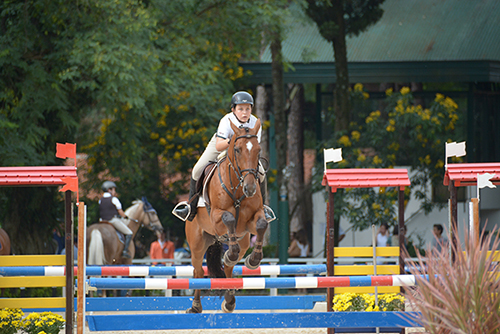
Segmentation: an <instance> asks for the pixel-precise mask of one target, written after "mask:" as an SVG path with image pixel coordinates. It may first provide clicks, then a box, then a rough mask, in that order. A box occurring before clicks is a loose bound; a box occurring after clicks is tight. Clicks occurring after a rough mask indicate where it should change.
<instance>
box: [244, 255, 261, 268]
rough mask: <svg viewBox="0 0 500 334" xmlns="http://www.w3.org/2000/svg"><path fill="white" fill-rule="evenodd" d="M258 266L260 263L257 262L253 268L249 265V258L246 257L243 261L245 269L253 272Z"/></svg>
mask: <svg viewBox="0 0 500 334" xmlns="http://www.w3.org/2000/svg"><path fill="white" fill-rule="evenodd" d="M259 266H260V261H259V262H257V264H256V265H255V266H253V265H251V264H250V256H247V257H246V259H245V267H247V268H248V269H251V270H254V269H257V268H259Z"/></svg>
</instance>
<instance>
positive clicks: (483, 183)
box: [477, 173, 497, 188]
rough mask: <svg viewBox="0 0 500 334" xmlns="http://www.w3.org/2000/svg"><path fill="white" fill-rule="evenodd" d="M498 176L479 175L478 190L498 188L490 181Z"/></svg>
mask: <svg viewBox="0 0 500 334" xmlns="http://www.w3.org/2000/svg"><path fill="white" fill-rule="evenodd" d="M495 175H496V174H490V173H484V174H477V187H478V188H484V187H488V188H496V187H497V186H496V185H494V184H493V183H492V182H491V181H490V179H491V178H493V177H495Z"/></svg>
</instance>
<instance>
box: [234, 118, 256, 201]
mask: <svg viewBox="0 0 500 334" xmlns="http://www.w3.org/2000/svg"><path fill="white" fill-rule="evenodd" d="M230 124H231V128H232V129H233V131H234V136H233V137H232V138H231V142H230V143H229V148H228V153H227V155H228V159H229V160H230V161H231V164H232V165H233V166H234V169H235V171H236V175H237V176H238V178H239V182H240V183H241V185H242V189H243V193H244V194H245V196H246V197H252V196H253V195H255V192H256V191H257V179H258V177H257V174H258V172H259V156H260V150H261V148H260V144H259V141H258V138H257V133H258V132H259V129H260V120H257V123H256V124H255V126H254V127H253V129H249V128H241V129H240V128H238V127H237V126H236V125H234V124H233V123H232V122H230Z"/></svg>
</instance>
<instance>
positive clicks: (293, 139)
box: [287, 84, 307, 232]
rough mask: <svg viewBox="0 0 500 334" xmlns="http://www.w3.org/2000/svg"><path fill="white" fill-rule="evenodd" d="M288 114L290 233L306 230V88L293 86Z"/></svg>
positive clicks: (298, 85)
mask: <svg viewBox="0 0 500 334" xmlns="http://www.w3.org/2000/svg"><path fill="white" fill-rule="evenodd" d="M290 100H291V103H290V112H289V114H288V149H287V151H288V160H289V163H288V166H287V169H288V173H289V174H290V181H289V182H288V203H289V211H290V215H289V217H290V219H289V220H290V231H292V232H297V231H299V230H301V229H302V228H305V223H306V202H307V201H306V194H305V190H306V189H305V186H304V126H303V122H304V114H303V113H304V86H303V85H301V84H297V85H293V88H292V89H291V93H290Z"/></svg>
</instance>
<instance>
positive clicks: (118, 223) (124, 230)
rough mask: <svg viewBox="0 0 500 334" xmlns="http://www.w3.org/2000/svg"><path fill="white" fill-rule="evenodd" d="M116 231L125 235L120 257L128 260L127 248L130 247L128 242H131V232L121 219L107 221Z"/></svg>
mask: <svg viewBox="0 0 500 334" xmlns="http://www.w3.org/2000/svg"><path fill="white" fill-rule="evenodd" d="M109 222H110V223H111V224H112V225H113V226H114V227H115V229H116V230H117V231H120V232H121V233H123V234H124V235H125V245H124V247H123V253H122V257H124V258H127V259H130V253H129V251H128V247H129V246H130V241H132V236H133V232H132V230H131V229H130V228H128V226H127V225H126V224H125V223H124V222H123V219H121V218H117V217H115V218H113V219H111V220H110V221H109Z"/></svg>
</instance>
